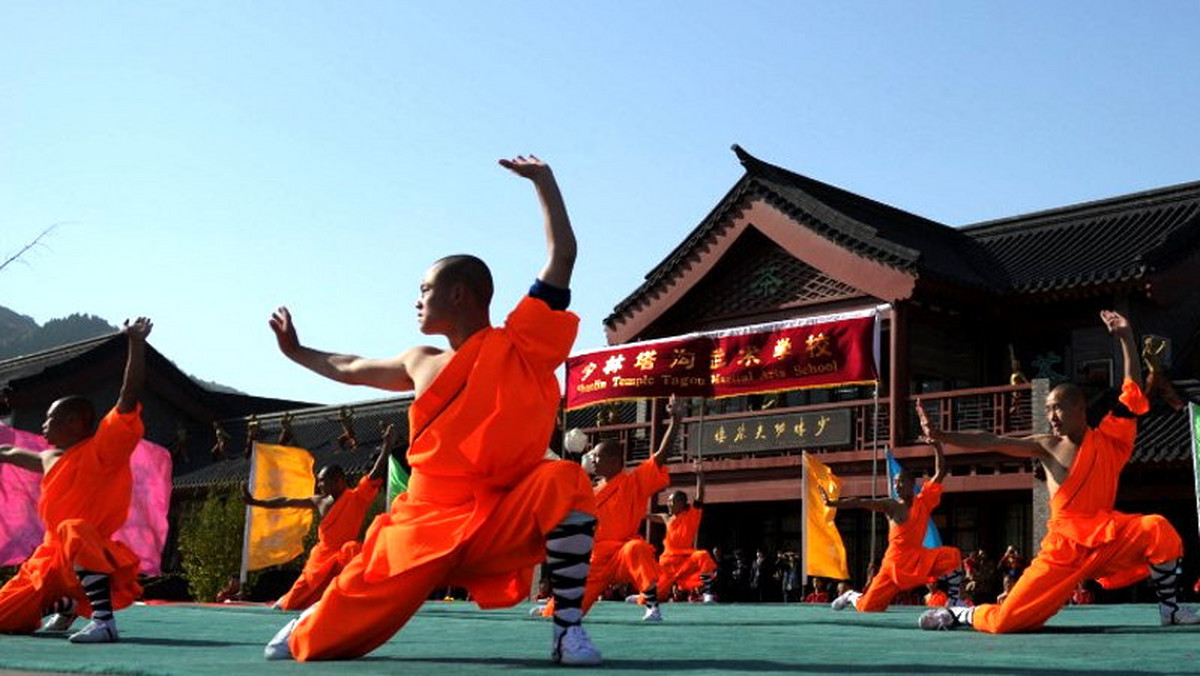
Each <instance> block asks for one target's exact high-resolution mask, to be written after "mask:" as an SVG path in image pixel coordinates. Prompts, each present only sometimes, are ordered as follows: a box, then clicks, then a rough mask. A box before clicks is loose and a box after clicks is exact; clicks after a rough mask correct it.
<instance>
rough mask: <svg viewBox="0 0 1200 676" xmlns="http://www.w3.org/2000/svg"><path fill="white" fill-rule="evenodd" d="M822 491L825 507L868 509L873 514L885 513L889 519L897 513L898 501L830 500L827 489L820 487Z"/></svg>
mask: <svg viewBox="0 0 1200 676" xmlns="http://www.w3.org/2000/svg"><path fill="white" fill-rule="evenodd" d="M817 488H819V489H820V490H821V497H823V498H825V506H826V507H833V508H835V509H841V508H843V507H848V508H850V509H868V510H870V511H872V512H883V513H884V514H885V515H886V516H887V517H888V518H889V519H890V518H893V516H894V515H895V513H896V505H897V503H896V501H895V500H893V499H891V498H838V499H837V500H830V499H829V494H828V493H826V492H825V488H824V487H821V486H818V487H817Z"/></svg>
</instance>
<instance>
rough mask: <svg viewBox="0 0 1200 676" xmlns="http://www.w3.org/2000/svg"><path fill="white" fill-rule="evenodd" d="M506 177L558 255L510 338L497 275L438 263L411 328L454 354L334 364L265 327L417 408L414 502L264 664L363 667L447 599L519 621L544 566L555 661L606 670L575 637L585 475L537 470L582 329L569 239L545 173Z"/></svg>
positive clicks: (586, 539) (272, 647)
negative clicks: (456, 594)
mask: <svg viewBox="0 0 1200 676" xmlns="http://www.w3.org/2000/svg"><path fill="white" fill-rule="evenodd" d="M500 164H501V165H502V166H504V167H505V168H507V169H509V170H511V171H512V172H513V173H515V174H517V175H519V176H522V177H524V178H527V179H529V180H530V181H532V182H533V184H534V187H535V188H536V190H537V194H538V197H539V198H540V200H541V204H542V210H543V214H544V216H545V232H546V241H547V245H548V248H549V260H548V261H547V263H546V266H545V267H544V268H543V269H542V271H541V273H540V274H539V275H538V278H537V280H536V281H535V282H534V284H533V287H532V288H531V289H530V291H529V295H528V296H526V297H525V298H523V299H522V300H521V301H520V303H518V304H517V307H516V309H515V310H513V311H512V313H511V314H509V316H508V320H507V321H506V322H505V324H504V326H503V327H501V328H493V327H492V326H491V319H490V316H489V310H488V308H489V305H490V302H491V297H492V277H491V272H490V271H489V270H488V268H487V266H486V265H485V264H484V263H483V261H481V260H479V259H478V258H475V257H474V256H450V257H448V258H443V259H441V260H439V261H437V262H436V263H434V264H433V267H431V268H430V269H429V270H428V272H426V273H425V277H424V279H422V281H421V292H420V296H419V297H418V299H417V303H416V308H417V321H418V322H419V323H420V326H421V331H422V332H423V333H425V334H427V335H442V336H445V337H446V338H447V340H448V341H449V348H448V349H443V348H436V347H429V346H420V347H415V348H412V349H410V350H408V351H406V352H403V353H401V354H400V355H398V356H395V357H392V358H387V359H364V358H362V357H356V356H351V355H342V354H330V353H327V352H319V351H317V350H314V349H311V348H308V347H305V346H303V345H301V344H300V341H299V340H298V339H297V336H296V329H295V327H294V325H293V324H292V318H291V316H290V314H289V313H288V311H287V309H286V308H279V310H278V311H277V312H276V313H275V315H274V316H273V317H272V318H271V322H270V323H271V327H272V329H273V330H274V331H275V336H276V338H277V339H278V341H279V347H280V349H281V350H282V351H283V353H284V354H285V355H287V356H288V357H289V358H291V359H292V360H293V361H295V362H297V363H299V364H301V365H302V366H305V367H307V368H309V369H312V370H313V371H315V372H317V373H319V374H321V375H324V376H326V377H328V378H332V379H333V380H336V381H339V382H343V383H351V384H359V385H370V386H373V387H378V388H382V389H386V390H397V391H402V390H415V391H416V393H417V398H416V399H415V400H414V401H413V404H412V407H411V408H410V409H409V422H410V438H411V443H410V444H409V449H408V460H409V464H410V465H411V466H412V475H411V477H410V479H409V484H408V492H406V493H404V494H403V495H401V496H400V497H398V498H397V499H396V500H395V501H393V503H392V505H391V509H390V511H389V512H387V513H385V514H382V515H380V516H379V517H378V518H376V520H375V521H374V522H373V523H372V525H371V527H370V529H369V530H368V532H367V537H366V539H365V541H364V542H363V551H362V553H361V554H359V555H358V556H356V557H355V558H354V559H353V560H352V561H351V562H350V564H349V565H348V566H347V567H346V569H345V570H343V571H342V572H341V574H340V575H338V577H337V578H336V579H334V581H333V583H332V584H330V585H329V588H328V589H326V590H325V594H324V595H323V596H322V597H321V600H320V601H319V602H318V603H317V604H316V605H315V606H313V607H312V608H310V609H309V610H308V611H306V612H305V613H304V614H303V615H301V616H300V618H298V619H297V620H293V621H292V622H290V623H289V624H288V625H287V626H285V627H284V628H283V629H282V630H281V631H280V632H279V633H278V634H277V635H276V636H275V638H274V639H272V640H271V642H270V643H269V644H268V645H267V648H266V656H267V658H268V659H284V658H290V657H295V658H296V659H299V660H319V659H346V658H352V657H358V656H360V655H364V654H366V653H368V652H370V651H372V650H374V649H375V648H377V647H378V646H380V645H381V644H383V643H384V642H385V641H387V640H388V639H389V638H391V636H392V635H393V634H395V633H396V632H397V631H398V630H399V629H400V628H401V627H403V626H404V624H405V623H406V622H408V620H409V618H410V617H412V615H413V613H415V612H416V611H417V609H418V608H420V606H421V604H422V602H423V601H424V600H425V598H426V597H428V596H429V594H430V592H431V591H433V590H434V589H436V588H439V587H445V586H446V585H453V586H458V587H466V588H467V590H468V591H469V592H470V594H471V598H472V599H474V600H475V602H476V603H478V604H479V606H481V607H483V608H497V607H507V606H512V605H515V604H517V603H519V602H521V601H522V600H524V599H526V598H528V596H529V584H530V579H531V577H532V573H533V567H534V566H535V565H536V564H537V563H538V562H539V561H541V560H542V559H543V558H544V559H545V560H546V565H547V568H548V569H549V571H550V576H551V585H552V592H553V595H554V603H555V613H554V628H553V634H552V642H551V658H552V659H553V660H554V661H556V662H561V663H564V664H596V663H598V662H600V653H599V652H598V651H597V650H596V649H595V648H594V647H593V646H592V644H591V641H590V639H589V638H588V635H587V633H586V632H585V631H584V630H583V627H582V626H580V620H581V619H582V612H581V610H580V602H581V601H582V600H583V590H584V583H585V582H586V580H587V572H588V562H589V559H590V557H591V553H592V534H593V532H594V530H595V527H596V518H595V516H594V515H593V514H594V512H595V501H594V500H593V498H592V486H591V483H590V482H589V481H588V478H587V475H586V474H585V473H584V471H583V470H582V469H580V467H579V466H578V465H576V464H574V463H571V462H567V461H544V459H543V458H544V455H545V452H546V446H547V444H548V443H549V441H550V434H551V432H552V430H553V429H554V420H555V416H556V414H557V411H558V406H559V401H560V399H561V392H560V390H559V385H558V380H557V378H556V377H555V375H554V371H555V369H556V368H557V367H558V365H559V364H561V363H562V362H563V361H564V360H565V359H566V357H567V354H568V353H569V352H570V349H571V344H572V343H573V342H574V340H575V333H576V330H577V328H578V324H579V319H578V317H576V316H575V315H573V314H571V313H569V312H566V311H565V310H566V307H567V304H568V302H569V300H570V291H569V285H570V280H571V271H572V269H573V267H574V263H575V253H576V245H575V235H574V233H573V232H572V230H571V224H570V221H569V220H568V218H567V211H566V207H565V206H564V205H563V201H562V196H561V195H560V194H559V190H558V185H557V183H556V182H555V180H554V174H553V173H552V172H551V171H550V167H549V166H548V165H546V164H545V163H543V162H542V161H541V160H538V159H537V158H536V157H532V156H531V157H530V158H528V159H526V158H524V157H518V158H516V159H514V160H501V162H500Z"/></svg>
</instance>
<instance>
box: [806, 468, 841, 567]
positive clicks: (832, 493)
mask: <svg viewBox="0 0 1200 676" xmlns="http://www.w3.org/2000/svg"><path fill="white" fill-rule="evenodd" d="M821 489H825V493H827V494H828V495H829V499H830V500H836V499H837V498H838V496H840V495H841V493H842V480H841V479H839V478H837V477H836V476H834V475H833V472H832V471H830V469H829V466H828V465H826V464H825V463H823V462H821V461H820V460H817V459H816V458H814V457H812V456H811V455H809V454H808V453H805V454H804V536H803V537H804V547H803V549H804V572H805V574H806V575H810V576H816V577H826V578H830V579H834V580H847V579H849V578H850V572H849V568H848V567H847V566H846V546H845V545H843V544H842V535H841V533H838V530H837V527H836V526H835V525H834V523H833V517H835V516H836V515H837V510H836V509H834V508H832V507H826V506H825V496H824V495H822V494H821Z"/></svg>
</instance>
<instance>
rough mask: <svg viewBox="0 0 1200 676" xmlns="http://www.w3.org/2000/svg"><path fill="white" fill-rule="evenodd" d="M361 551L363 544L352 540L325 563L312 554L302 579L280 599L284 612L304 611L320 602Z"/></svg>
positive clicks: (302, 572) (297, 580) (301, 575)
mask: <svg viewBox="0 0 1200 676" xmlns="http://www.w3.org/2000/svg"><path fill="white" fill-rule="evenodd" d="M361 551H362V543H360V542H356V541H354V540H351V541H350V542H347V543H345V544H343V545H342V548H341V549H339V550H338V551H337V554H336V555H335V556H332V557H329V558H328V559H327V560H326V561H324V562H318V561H315V560H314V556H313V555H311V554H310V555H309V559H308V561H307V562H306V563H305V564H304V570H303V571H301V572H300V577H298V578H296V583H295V584H293V585H292V588H291V589H289V590H288V592H287V593H286V594H284V595H283V596H281V597H280V598H279V601H278V604H279V607H280V608H282V609H283V610H304V609H305V608H307V607H309V606H311V605H312V604H314V603H316V602H317V601H319V600H320V599H321V594H324V593H325V588H326V587H328V586H329V583H330V582H333V578H335V577H337V575H338V573H340V572H342V569H343V568H345V567H346V565H347V564H349V563H350V561H351V560H353V559H354V557H356V556H358V553H359V552H361Z"/></svg>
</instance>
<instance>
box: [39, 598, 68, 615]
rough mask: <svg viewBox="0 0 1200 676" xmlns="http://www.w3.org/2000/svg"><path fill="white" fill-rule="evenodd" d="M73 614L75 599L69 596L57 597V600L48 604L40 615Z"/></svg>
mask: <svg viewBox="0 0 1200 676" xmlns="http://www.w3.org/2000/svg"><path fill="white" fill-rule="evenodd" d="M74 614H75V599H73V598H71V597H70V596H62V597H59V599H58V600H57V601H55V602H54V603H51V604H50V607H48V608H46V610H45V612H43V613H42V615H74Z"/></svg>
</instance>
